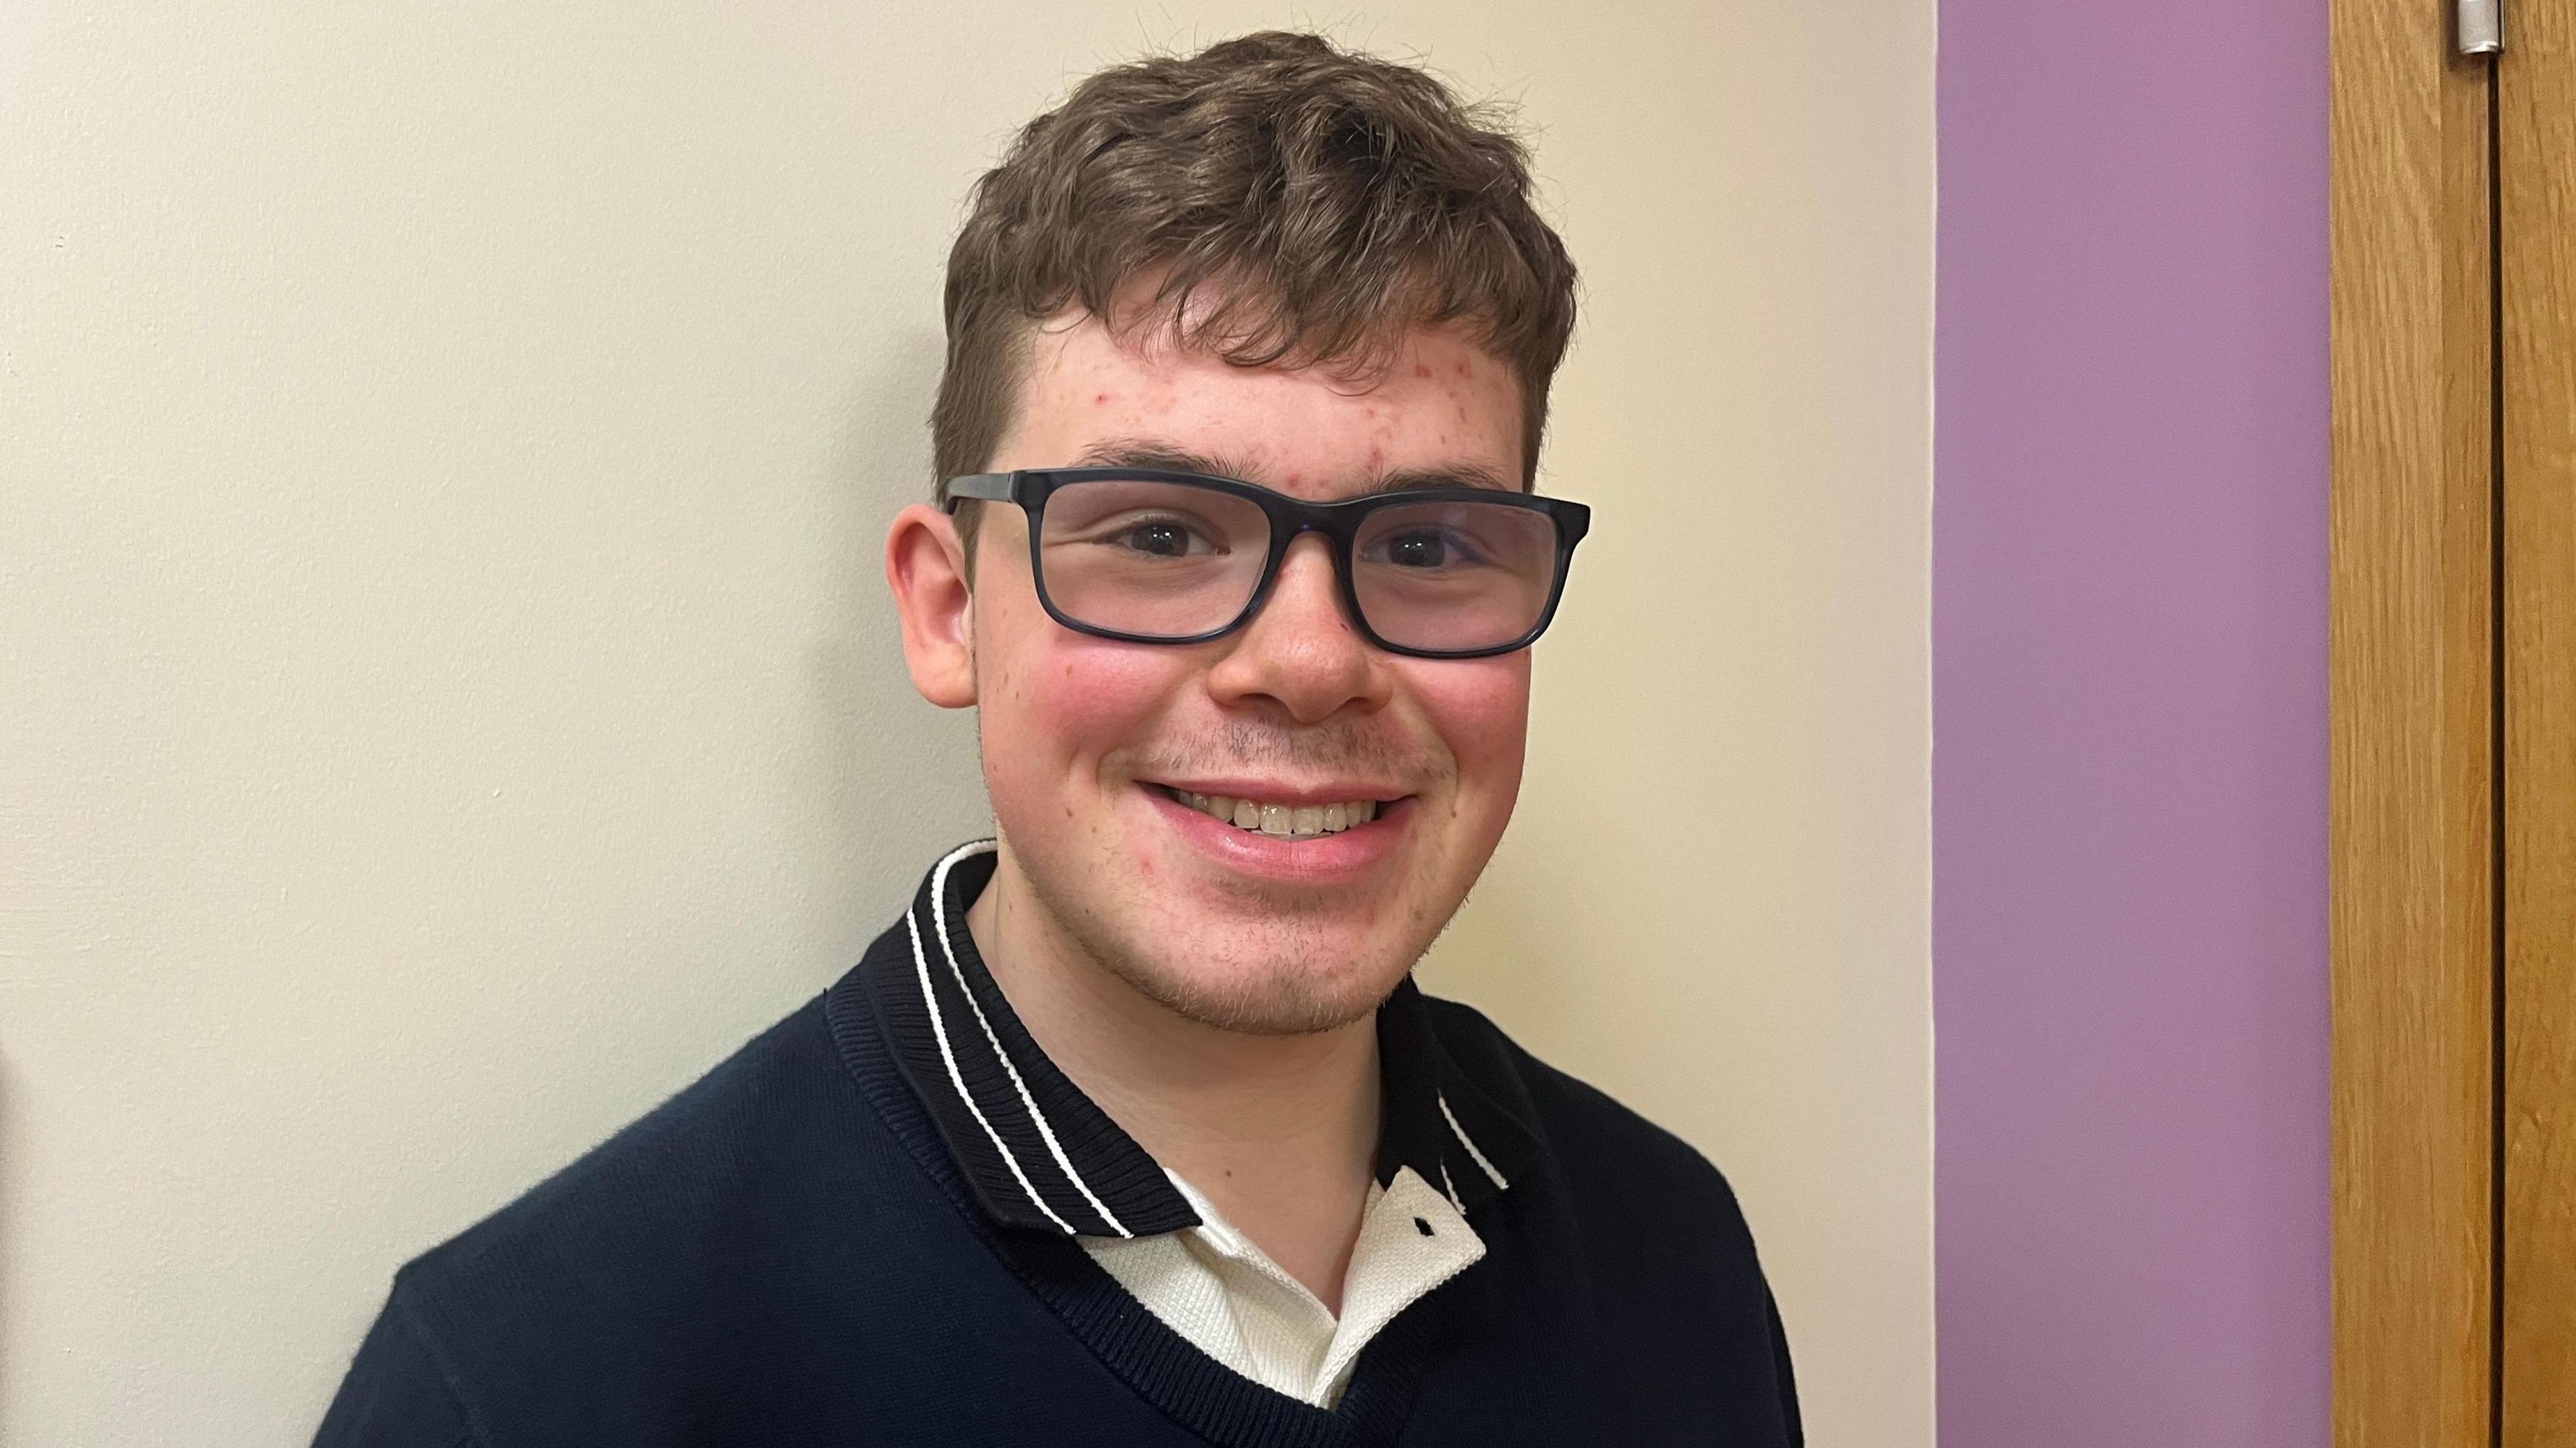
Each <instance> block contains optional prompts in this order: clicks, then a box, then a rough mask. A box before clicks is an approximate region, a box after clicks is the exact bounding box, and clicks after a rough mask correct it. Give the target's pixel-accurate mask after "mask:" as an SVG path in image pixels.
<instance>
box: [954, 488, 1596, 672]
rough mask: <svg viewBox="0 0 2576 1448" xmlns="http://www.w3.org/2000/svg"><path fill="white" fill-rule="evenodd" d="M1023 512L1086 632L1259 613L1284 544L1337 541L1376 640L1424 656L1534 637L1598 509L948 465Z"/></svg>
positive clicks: (1051, 582) (1511, 497)
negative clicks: (1317, 538) (1346, 495)
mask: <svg viewBox="0 0 2576 1448" xmlns="http://www.w3.org/2000/svg"><path fill="white" fill-rule="evenodd" d="M969 498H973V499H978V500H981V501H984V502H991V503H1017V504H1018V505H1019V506H1020V511H1022V512H1023V513H1026V514H1027V515H1028V520H1029V538H1030V544H1031V546H1030V548H1029V568H1030V571H1031V572H1032V573H1033V574H1034V575H1035V577H1036V580H1037V589H1038V602H1039V603H1040V604H1041V605H1043V606H1044V607H1045V609H1046V611H1047V615H1048V616H1049V617H1051V618H1053V619H1054V620H1055V621H1056V622H1057V623H1060V624H1063V625H1064V626H1065V627H1066V628H1069V629H1072V630H1074V631H1075V632H1077V633H1086V634H1091V635H1093V636H1095V637H1098V638H1108V639H1120V640H1124V641H1126V642H1128V643H1141V644H1195V643H1204V642H1206V641H1208V640H1210V639H1216V638H1222V637H1224V636H1225V635H1227V634H1229V633H1232V632H1233V631H1234V630H1236V629H1239V628H1241V627H1243V626H1244V624H1246V623H1248V622H1250V621H1251V619H1252V616H1253V615H1254V614H1256V613H1259V612H1260V611H1261V605H1262V602H1263V601H1264V600H1265V599H1267V598H1268V597H1269V596H1270V588H1271V585H1272V584H1273V583H1275V582H1277V581H1278V578H1279V565H1280V564H1281V563H1282V562H1283V561H1285V560H1286V558H1287V557H1288V545H1289V544H1291V543H1294V542H1295V541H1296V540H1297V539H1298V537H1299V536H1300V535H1302V534H1306V533H1317V534H1321V535H1322V536H1323V538H1324V540H1325V541H1326V542H1327V543H1328V544H1330V545H1331V548H1332V552H1333V566H1334V571H1335V572H1336V573H1337V574H1338V575H1339V577H1340V579H1341V587H1342V603H1343V605H1344V607H1345V608H1346V609H1347V610H1348V612H1349V616H1350V618H1351V620H1352V622H1353V624H1354V625H1355V626H1356V627H1357V628H1358V629H1359V631H1360V633H1361V634H1362V635H1363V636H1364V637H1366V638H1367V639H1368V641H1369V642H1370V643H1373V644H1375V645H1377V646H1378V647H1379V648H1382V649H1385V650H1387V651H1388V652H1389V653H1397V654H1408V655H1411V656H1413V657H1415V658H1424V659H1474V658H1483V657H1485V656H1487V655H1490V654H1507V653H1510V652H1512V651H1513V650H1515V649H1523V648H1527V647H1529V645H1530V643H1531V642H1532V641H1533V640H1535V639H1536V638H1537V637H1538V636H1539V635H1540V634H1541V633H1543V632H1545V631H1546V629H1547V625H1548V620H1550V619H1552V618H1554V617H1555V616H1556V604H1557V599H1558V598H1559V597H1561V596H1562V595H1563V594H1564V592H1565V571H1566V567H1567V565H1568V564H1569V563H1571V562H1572V561H1573V558H1574V545H1575V544H1577V543H1579V542H1581V541H1583V535H1584V533H1585V532H1586V531H1587V530H1588V529H1589V528H1590V527H1591V526H1592V510H1591V509H1590V508H1587V507H1585V506H1584V505H1583V504H1581V503H1569V502H1566V501H1565V500H1563V499H1561V498H1541V497H1537V496H1534V495H1532V494H1528V493H1506V492H1502V491H1500V490H1498V489H1493V488H1464V487H1457V488H1412V489H1405V490H1402V491H1397V492H1386V493H1371V494H1368V495H1367V496H1364V497H1358V498H1350V499H1346V500H1344V501H1342V502H1338V503H1310V502H1307V501H1306V500H1304V499H1302V498H1292V497H1290V496H1288V495H1287V494H1285V493H1281V492H1274V491H1273V490H1271V489H1269V488H1264V487H1261V486H1258V485H1257V484H1253V483H1247V482H1244V481H1242V480H1240V479H1237V478H1219V477H1210V476H1207V475H1206V474H1202V473H1179V472H1167V471H1164V470H1161V469H1157V468H1119V467H1106V468H1044V469H1037V470H1033V471H1023V472H1015V473H976V474H973V475H971V476H968V477H962V478H951V479H949V480H948V487H947V490H946V503H947V507H948V510H949V511H950V512H952V513H953V512H955V511H956V510H957V505H958V504H959V503H961V502H963V501H965V500H967V499H969Z"/></svg>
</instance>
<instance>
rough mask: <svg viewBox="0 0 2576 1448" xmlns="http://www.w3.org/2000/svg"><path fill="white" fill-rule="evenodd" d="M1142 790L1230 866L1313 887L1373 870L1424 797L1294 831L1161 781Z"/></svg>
mask: <svg viewBox="0 0 2576 1448" xmlns="http://www.w3.org/2000/svg"><path fill="white" fill-rule="evenodd" d="M1137 794H1138V795H1139V796H1140V797H1142V798H1143V799H1144V800H1145V801H1146V803H1147V804H1148V806H1149V807H1150V808H1152V809H1153V810H1154V811H1155V812H1156V813H1157V814H1158V815H1160V816H1161V818H1162V819H1163V820H1164V821H1165V822H1166V823H1167V824H1168V825H1169V826H1170V827H1171V829H1172V831H1173V833H1174V834H1175V835H1176V836H1177V837H1178V838H1180V839H1181V840H1184V841H1186V842H1187V843H1188V844H1189V845H1190V846H1191V847H1192V848H1193V849H1194V850H1195V851H1196V852H1198V853H1199V854H1201V855H1202V856H1203V857H1204V858H1206V859H1208V860H1210V861H1211V862H1213V863H1215V864H1217V865H1219V866H1220V867H1222V868H1223V869H1224V870H1225V871H1226V872H1227V873H1229V874H1235V875H1247V876H1252V877H1254V878H1260V879H1268V880H1272V881H1275V882H1277V883H1279V884H1284V885H1298V886H1308V887H1313V886H1328V885H1351V884H1357V883H1359V882H1360V881H1362V880H1364V879H1367V878H1369V877H1371V876H1373V875H1375V874H1376V873H1377V872H1378V871H1379V870H1380V869H1381V868H1383V867H1384V865H1385V864H1386V862H1387V861H1388V860H1390V859H1391V858H1392V857H1393V856H1394V854H1395V853H1396V852H1397V851H1398V850H1399V849H1401V848H1402V844H1403V842H1404V841H1405V840H1407V839H1409V838H1410V837H1411V834H1412V830H1411V825H1412V823H1413V819H1414V815H1415V814H1416V812H1417V811H1418V810H1419V807H1420V805H1421V801H1420V800H1419V799H1417V798H1415V797H1413V796H1411V795H1406V796H1402V797H1400V798H1398V799H1396V800H1394V801H1392V802H1390V803H1388V804H1385V805H1377V804H1374V803H1371V804H1370V806H1369V808H1370V815H1369V817H1368V818H1365V819H1363V820H1361V821H1360V822H1358V823H1352V822H1350V820H1349V819H1348V817H1347V815H1346V816H1345V818H1344V821H1343V826H1342V828H1340V829H1338V830H1325V829H1321V828H1314V829H1312V830H1311V832H1308V833H1298V832H1296V830H1295V826H1294V822H1293V821H1292V822H1291V824H1290V826H1289V829H1288V831H1287V832H1285V833H1280V832H1274V831H1265V830H1263V829H1260V828H1250V829H1247V828H1244V827H1242V826H1240V825H1236V824H1233V823H1230V822H1227V821H1222V820H1219V819H1217V818H1215V817H1214V816H1213V815H1212V814H1210V813H1209V812H1208V811H1206V810H1204V809H1201V808H1198V807H1197V806H1195V805H1191V804H1187V803H1184V802H1182V800H1181V799H1180V798H1179V797H1177V796H1175V795H1174V794H1173V792H1172V791H1171V790H1168V789H1165V788H1163V787H1161V786H1158V785H1144V784H1140V785H1139V786H1138V788H1137ZM1277 807H1278V806H1273V808H1277ZM1298 808H1300V809H1330V808H1333V806H1314V805H1304V806H1298Z"/></svg>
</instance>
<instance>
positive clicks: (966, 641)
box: [885, 503, 975, 709]
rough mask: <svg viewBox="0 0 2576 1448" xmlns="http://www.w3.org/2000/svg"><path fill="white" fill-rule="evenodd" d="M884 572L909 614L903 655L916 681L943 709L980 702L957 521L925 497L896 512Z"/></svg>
mask: <svg viewBox="0 0 2576 1448" xmlns="http://www.w3.org/2000/svg"><path fill="white" fill-rule="evenodd" d="M885 570H886V586H887V587H888V588H891V589H893V590H894V606H895V611H896V612H897V613H899V614H901V615H902V617H903V661H904V663H905V664H906V665H907V666H909V667H910V668H911V670H912V686H913V687H914V688H916V689H919V690H920V691H921V697H923V698H925V699H928V700H929V701H930V702H932V703H933V704H936V705H938V706H939V707H940V708H942V709H963V708H965V707H967V706H968V705H970V704H973V703H974V702H975V636H974V611H973V603H974V600H973V597H972V596H971V595H970V593H969V592H968V589H967V572H966V545H965V540H964V539H961V538H959V537H958V536H957V520H956V519H954V518H952V517H950V516H948V515H947V514H946V513H944V512H942V511H940V510H939V509H937V508H934V507H931V506H930V505H928V504H926V503H915V504H913V505H912V506H911V507H909V508H906V509H904V510H903V511H902V512H900V513H897V514H895V518H894V526H893V527H891V528H889V529H887V530H886V556H885Z"/></svg>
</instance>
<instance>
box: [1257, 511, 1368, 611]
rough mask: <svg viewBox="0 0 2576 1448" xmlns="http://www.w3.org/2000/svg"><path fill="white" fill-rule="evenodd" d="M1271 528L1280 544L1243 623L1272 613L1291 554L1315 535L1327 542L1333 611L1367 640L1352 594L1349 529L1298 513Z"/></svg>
mask: <svg viewBox="0 0 2576 1448" xmlns="http://www.w3.org/2000/svg"><path fill="white" fill-rule="evenodd" d="M1272 526H1273V527H1275V528H1278V529H1279V530H1280V536H1279V539H1278V541H1277V542H1275V543H1273V544H1272V545H1271V552H1270V558H1271V562H1270V571H1269V576H1268V577H1267V578H1265V579H1263V580H1262V583H1261V589H1260V592H1259V594H1258V595H1257V596H1256V597H1255V598H1254V599H1253V602H1252V607H1251V608H1250V609H1248V610H1247V611H1246V613H1245V616H1244V619H1243V624H1244V625H1249V624H1250V623H1251V622H1252V620H1253V618H1254V617H1256V616H1258V615H1261V614H1264V613H1268V612H1269V611H1270V605H1271V604H1272V603H1273V602H1274V601H1276V599H1277V597H1278V594H1279V581H1280V579H1281V578H1283V577H1285V576H1286V575H1287V572H1288V555H1289V553H1290V552H1291V551H1293V550H1294V549H1295V548H1296V546H1297V540H1298V539H1300V538H1302V537H1304V536H1306V535H1307V534H1309V533H1312V534H1314V535H1315V536H1316V537H1318V538H1320V539H1322V540H1323V543H1324V560H1325V561H1324V566H1325V568H1326V569H1327V570H1328V571H1329V573H1330V575H1331V576H1330V578H1329V579H1328V581H1327V585H1326V586H1327V588H1328V590H1329V591H1330V592H1331V594H1332V596H1333V609H1334V611H1335V612H1336V613H1339V614H1340V615H1342V618H1343V621H1344V622H1345V623H1347V624H1349V625H1351V626H1352V627H1353V628H1355V629H1358V630H1359V631H1360V632H1361V635H1362V636H1363V637H1366V636H1367V625H1366V624H1365V623H1363V622H1362V621H1361V620H1360V618H1359V616H1358V611H1357V601H1356V600H1355V599H1354V598H1353V596H1352V593H1351V583H1352V580H1351V577H1350V569H1351V559H1350V556H1349V555H1350V546H1349V545H1350V530H1349V528H1348V527H1347V526H1346V525H1341V524H1338V523H1337V522H1336V521H1335V520H1334V519H1331V518H1324V517H1317V516H1316V515H1314V514H1312V513H1299V514H1295V515H1292V516H1290V517H1288V518H1286V519H1282V520H1274V522H1273V524H1272Z"/></svg>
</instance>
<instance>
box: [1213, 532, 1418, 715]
mask: <svg viewBox="0 0 2576 1448" xmlns="http://www.w3.org/2000/svg"><path fill="white" fill-rule="evenodd" d="M1386 665H1387V657H1386V655H1385V654H1384V653H1383V652H1381V651H1380V650H1378V649H1377V648H1374V647H1372V646H1371V645H1370V643H1369V642H1368V640H1367V639H1365V638H1362V637H1361V636H1360V633H1359V630H1358V629H1357V628H1355V627H1354V626H1353V625H1352V623H1351V620H1350V617H1349V615H1348V614H1346V613H1345V612H1344V611H1343V607H1342V594H1341V585H1340V580H1338V579H1337V578H1335V577H1334V576H1333V554H1332V545H1330V544H1329V543H1327V542H1325V541H1324V540H1323V539H1322V538H1321V537H1318V536H1316V535H1314V534H1311V533H1310V534H1307V535H1306V536H1304V537H1301V538H1298V539H1297V540H1296V541H1294V542H1292V543H1290V544H1289V545H1288V556H1287V557H1286V558H1285V559H1282V560H1281V561H1280V564H1279V577H1278V579H1277V580H1276V581H1274V582H1273V583H1272V584H1271V586H1270V597H1269V598H1268V599H1267V600H1266V601H1264V602H1263V604H1262V606H1261V612H1260V613H1258V614H1256V615H1254V616H1253V620H1252V622H1251V623H1250V624H1247V625H1246V626H1245V627H1244V629H1243V630H1242V632H1240V633H1238V634H1236V635H1235V636H1234V638H1233V640H1232V641H1231V647H1229V648H1228V649H1227V651H1226V654H1225V656H1224V657H1223V658H1221V659H1219V660H1218V661H1217V664H1216V667H1214V668H1213V669H1211V670H1209V672H1208V688H1209V689H1210V691H1211V692H1213V693H1214V694H1215V695H1216V696H1217V699H1218V702H1220V703H1224V704H1238V703H1247V702H1252V701H1256V700H1260V699H1268V700H1271V701H1273V702H1275V703H1276V704H1277V705H1278V706H1279V707H1280V708H1281V709H1282V710H1283V711H1285V712H1286V713H1287V715H1288V716H1289V717H1290V718H1291V719H1293V720H1295V721H1296V722H1298V723H1300V724H1316V723H1321V722H1322V721H1324V720H1326V719H1329V718H1331V717H1332V716H1333V715H1334V714H1335V713H1336V712H1338V711H1340V710H1342V709H1344V708H1348V707H1351V706H1353V705H1357V706H1358V707H1360V708H1361V709H1363V710H1369V709H1375V708H1377V707H1378V706H1380V705H1382V704H1384V703H1385V702H1386V701H1387V697H1388V693H1389V690H1390V688H1391V686H1392V680H1391V679H1390V677H1389V675H1388V671H1387V667H1386Z"/></svg>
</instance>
